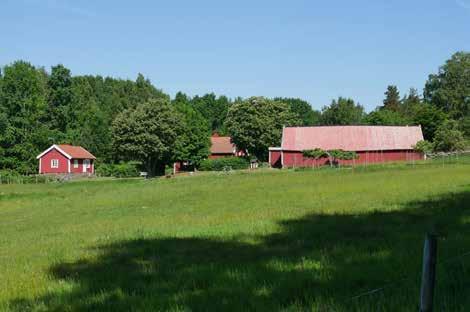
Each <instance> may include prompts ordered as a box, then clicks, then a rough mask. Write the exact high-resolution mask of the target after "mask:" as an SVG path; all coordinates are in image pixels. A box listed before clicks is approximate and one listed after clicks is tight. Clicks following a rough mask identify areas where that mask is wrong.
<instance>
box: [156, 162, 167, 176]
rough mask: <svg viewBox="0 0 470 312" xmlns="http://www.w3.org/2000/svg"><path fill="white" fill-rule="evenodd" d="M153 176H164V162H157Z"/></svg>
mask: <svg viewBox="0 0 470 312" xmlns="http://www.w3.org/2000/svg"><path fill="white" fill-rule="evenodd" d="M155 175H156V176H164V175H165V163H164V162H157V163H156V165H155Z"/></svg>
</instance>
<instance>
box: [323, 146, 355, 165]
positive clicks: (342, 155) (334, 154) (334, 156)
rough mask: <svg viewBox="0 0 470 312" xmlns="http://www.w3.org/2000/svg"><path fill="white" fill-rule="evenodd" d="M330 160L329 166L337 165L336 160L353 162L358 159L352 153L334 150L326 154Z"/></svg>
mask: <svg viewBox="0 0 470 312" xmlns="http://www.w3.org/2000/svg"><path fill="white" fill-rule="evenodd" d="M327 153H328V157H329V158H330V165H334V164H336V163H338V160H353V159H357V158H359V156H358V155H357V153H356V152H354V151H344V150H342V149H334V150H330V151H328V152H327Z"/></svg>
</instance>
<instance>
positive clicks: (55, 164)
mask: <svg viewBox="0 0 470 312" xmlns="http://www.w3.org/2000/svg"><path fill="white" fill-rule="evenodd" d="M51 168H59V160H58V159H51Z"/></svg>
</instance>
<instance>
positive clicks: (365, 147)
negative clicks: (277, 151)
mask: <svg viewBox="0 0 470 312" xmlns="http://www.w3.org/2000/svg"><path fill="white" fill-rule="evenodd" d="M421 140H423V133H422V131H421V127H420V126H405V127H399V126H322V127H286V128H284V130H283V133H282V145H281V147H282V149H283V150H288V151H303V150H309V149H315V148H321V149H323V150H333V149H342V150H345V151H381V150H382V151H384V150H409V149H413V146H414V145H415V144H416V143H417V142H418V141H421Z"/></svg>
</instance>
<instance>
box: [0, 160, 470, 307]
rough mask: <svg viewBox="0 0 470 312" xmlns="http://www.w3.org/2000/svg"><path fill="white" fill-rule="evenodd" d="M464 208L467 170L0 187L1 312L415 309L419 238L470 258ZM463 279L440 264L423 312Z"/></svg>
mask: <svg viewBox="0 0 470 312" xmlns="http://www.w3.org/2000/svg"><path fill="white" fill-rule="evenodd" d="M469 206H470V165H469V164H468V161H467V162H466V161H459V162H458V163H454V164H441V163H440V162H438V161H437V162H435V163H434V164H428V165H421V164H420V165H415V166H411V165H398V166H392V167H384V168H382V167H380V166H378V167H375V168H370V169H356V170H351V169H342V170H328V169H326V170H315V171H311V170H306V171H276V170H273V171H270V170H265V171H261V172H258V173H236V174H203V175H200V176H192V177H181V178H176V179H160V180H153V181H144V180H127V181H86V182H72V183H67V184H49V185H0V310H6V311H25V310H26V311H27V310H33V311H49V310H53V311H67V310H69V311H72V310H73V311H76V310H108V311H119V310H121V311H129V310H134V311H140V310H148V311H158V310H161V311H166V310H181V311H182V310H185V311H190V310H191V311H207V310H213V311H225V310H233V311H242V310H243V311H246V310H253V311H277V310H289V311H297V310H300V309H302V310H312V311H351V310H365V311H381V310H384V311H403V310H405V311H416V310H417V308H418V299H419V280H420V270H421V253H422V244H423V237H424V234H425V233H426V231H429V230H434V231H437V232H438V233H439V234H440V239H439V259H440V260H444V259H447V258H450V257H453V256H455V255H459V254H462V253H464V252H467V251H470V207H469ZM469 280H470V256H469V257H464V258H462V259H458V260H454V261H448V262H445V263H440V264H439V265H438V282H437V290H436V300H435V301H436V306H437V307H436V310H437V311H442V310H447V311H457V310H461V311H465V310H468V309H469V308H470V297H469V296H468V293H470V292H469V291H470V283H469V282H468V281H469ZM396 281H399V282H397V283H395V284H393V283H394V282H396ZM389 283H392V284H389ZM383 285H388V287H387V288H385V289H384V290H383V291H380V292H377V293H374V294H372V295H368V296H364V297H361V298H357V299H351V297H353V296H355V295H357V294H360V293H361V292H363V291H367V290H369V289H374V288H376V287H380V286H383Z"/></svg>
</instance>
